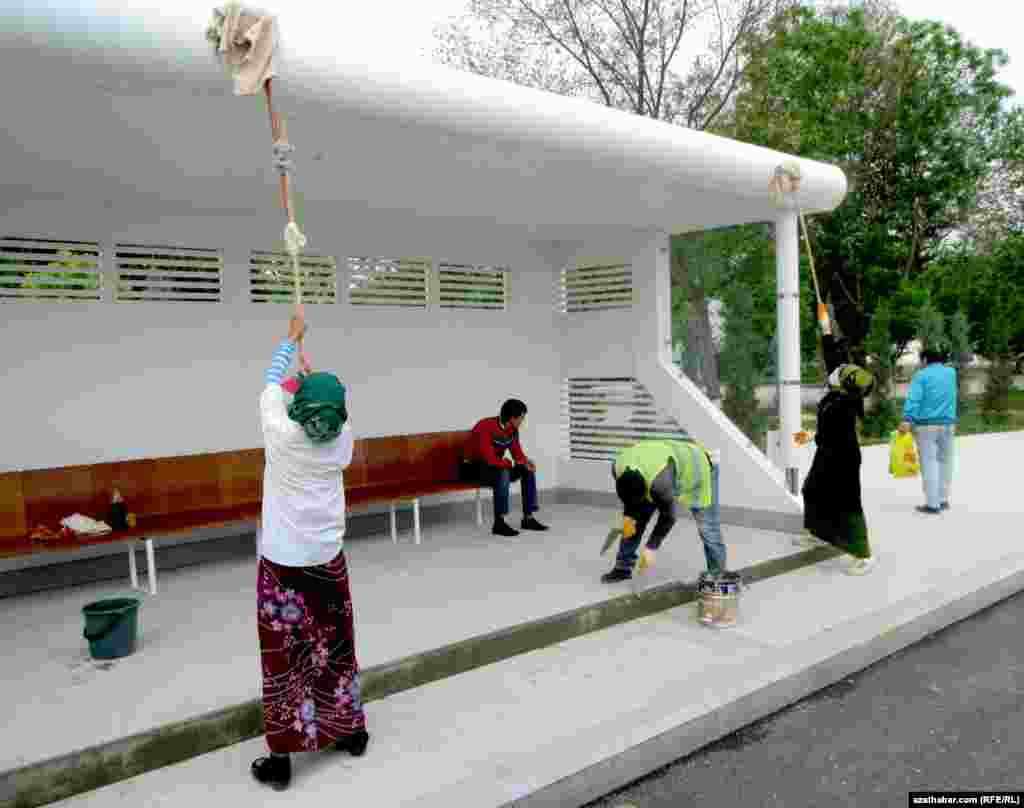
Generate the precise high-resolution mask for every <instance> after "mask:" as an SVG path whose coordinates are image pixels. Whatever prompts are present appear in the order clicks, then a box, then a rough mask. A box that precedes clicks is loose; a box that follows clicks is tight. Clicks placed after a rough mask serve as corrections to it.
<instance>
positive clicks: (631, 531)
mask: <svg viewBox="0 0 1024 808" xmlns="http://www.w3.org/2000/svg"><path fill="white" fill-rule="evenodd" d="M635 535H636V520H635V519H633V518H632V517H631V516H624V517H622V538H624V539H631V538H633V537H634V536H635Z"/></svg>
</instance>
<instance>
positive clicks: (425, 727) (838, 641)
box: [57, 552, 1024, 808]
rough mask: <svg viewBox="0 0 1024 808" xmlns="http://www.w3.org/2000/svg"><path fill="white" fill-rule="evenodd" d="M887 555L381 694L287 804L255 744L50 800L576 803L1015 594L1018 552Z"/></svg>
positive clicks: (98, 804) (301, 767) (387, 806)
mask: <svg viewBox="0 0 1024 808" xmlns="http://www.w3.org/2000/svg"><path fill="white" fill-rule="evenodd" d="M887 561H888V563H889V566H888V568H887V567H886V562H887ZM899 561H900V559H899V557H898V554H896V553H894V554H892V555H888V556H885V557H883V559H882V563H880V565H879V567H878V568H877V569H876V570H875V571H874V572H873V573H872V574H871V575H870V576H867V577H865V578H856V577H850V576H846V575H843V574H842V562H841V560H826V561H822V562H820V563H817V564H814V565H812V566H803V567H800V568H798V569H793V570H790V571H788V572H787V573H785V574H782V575H776V576H772V577H767V578H763V579H761V580H760V581H759V582H758V583H757V584H756V586H754V587H753V588H751V589H750V590H749V591H748V592H747V593H745V594H744V596H743V599H742V614H743V616H742V620H741V623H740V625H739V626H737V627H736V628H734V629H730V630H721V631H716V630H713V629H708V628H705V627H703V626H701V625H699V624H698V623H697V621H696V619H695V610H696V607H695V605H694V604H692V603H691V604H685V605H681V606H677V607H674V608H670V609H667V610H664V611H660V612H658V613H656V614H652V615H649V616H646V617H641V618H639V619H634V620H631V621H628V622H624V623H620V624H618V625H615V626H612V627H609V628H604V629H601V630H598V631H593V632H589V633H586V634H584V635H583V636H579V637H576V638H573V639H569V640H566V641H563V642H559V643H557V644H554V645H549V646H547V647H544V648H541V649H538V650H535V651H531V652H527V653H521V654H518V655H515V656H513V657H510V658H508V659H505V660H504V661H501V662H498V663H495V664H491V665H485V666H483V667H479V668H476V669H473V670H469V671H467V672H464V673H459V674H457V675H454V676H449V677H447V678H444V679H441V680H439V681H435V682H433V683H430V684H425V685H422V686H419V687H416V688H412V689H407V690H403V691H401V692H397V693H394V694H392V695H389V696H386V697H383V698H379V699H378V700H376V701H374V702H373V703H372V704H370V705H369V707H368V719H369V729H370V731H371V733H372V736H373V738H372V740H371V744H370V747H369V750H368V752H367V754H366V756H365V757H363V758H359V759H354V758H350V757H349V756H347V755H344V754H338V755H318V754H309V755H306V754H304V755H297V756H295V761H294V763H295V765H294V780H293V783H292V786H291V788H290V789H289V791H287V792H285V793H284V794H277V793H275V792H272V791H270V790H269V789H266V788H265V787H263V786H261V785H260V784H258V783H255V782H254V781H253V780H252V778H251V776H250V774H249V771H248V770H249V765H250V762H251V761H252V759H253V758H255V757H257V756H259V755H261V754H265V746H264V743H263V740H262V739H260V738H255V739H251V740H248V741H245V742H243V743H239V744H234V745H231V746H228V747H225V748H223V749H220V750H218V751H215V752H211V753H208V754H204V755H200V756H198V757H195V758H193V759H191V760H189V761H187V762H183V763H179V764H176V765H172V766H167V767H164V768H160V769H157V770H154V771H151V772H149V773H147V774H144V775H141V776H138V777H133V778H130V779H128V780H125V781H122V782H119V783H116V784H114V785H110V786H107V787H104V788H101V789H98V790H96V791H93V792H91V793H87V794H82V795H79V796H76V797H72V798H70V799H67V800H64V801H62V802H59V803H57V805H59V806H66V808H109V806H111V805H122V804H123V805H145V806H174V807H175V808H179V807H182V808H183V807H184V806H190V805H196V804H203V805H205V804H210V803H212V802H214V801H216V802H218V803H220V804H224V805H239V806H241V805H252V804H257V805H270V804H277V803H278V802H280V804H282V805H283V804H285V802H287V804H289V805H290V806H296V807H297V808H320V806H323V807H324V808H326V807H327V806H332V808H333V806H335V805H338V804H342V803H343V804H353V805H373V806H375V808H376V807H377V806H379V807H380V808H391V806H421V807H422V808H434V807H435V806H436V808H441V807H442V806H444V808H450V806H473V808H490V807H491V806H495V808H497V806H513V805H514V806H530V808H533V807H534V806H579V805H583V804H585V803H587V802H589V801H591V800H593V799H595V798H597V797H599V796H601V795H603V794H605V793H607V792H609V791H610V790H613V789H615V788H617V787H620V786H622V785H625V784H626V783H628V782H630V781H632V780H634V779H636V778H638V777H641V776H643V775H645V774H647V773H649V772H651V771H653V770H655V769H657V768H659V767H661V766H663V765H665V764H667V763H669V762H671V761H672V760H675V759H677V758H679V757H681V756H684V755H686V754H688V753H690V752H693V751H695V750H696V749H699V748H701V747H703V746H705V745H706V744H708V743H711V742H713V741H715V740H717V739H719V738H721V737H723V736H725V735H727V734H729V733H731V732H733V731H735V730H737V729H739V728H741V727H743V726H745V725H747V724H749V723H751V722H753V721H755V720H757V719H760V718H763V717H765V716H767V715H770V714H771V713H773V712H776V711H778V710H779V709H782V708H783V707H785V706H787V705H789V704H792V703H793V702H795V701H798V700H799V699H801V698H804V697H805V696H807V695H809V694H811V693H813V692H815V691H817V690H819V689H821V688H823V687H827V686H828V685H830V684H832V683H834V682H836V681H838V680H839V679H841V678H842V677H844V676H848V675H850V674H851V673H853V672H855V671H858V670H861V669H863V668H864V667H866V666H868V665H870V664H873V663H874V662H876V661H877V660H879V659H881V658H884V657H885V656H887V655H889V654H892V653H894V652H896V651H898V650H900V649H902V648H904V647H906V646H907V645H910V644H912V643H914V642H917V641H918V640H920V639H922V638H924V637H926V636H927V635H929V634H931V633H934V632H935V631H937V630H940V629H942V628H944V627H945V626H947V625H950V624H951V623H954V622H956V621H958V620H961V619H963V618H965V617H967V616H969V615H971V614H973V613H975V612H977V611H979V610H981V609H983V608H986V607H987V606H989V605H991V604H993V603H995V602H998V601H999V600H1001V599H1003V598H1005V597H1009V596H1010V595H1012V594H1014V593H1016V592H1017V591H1019V590H1020V589H1021V588H1022V587H1024V553H1022V552H1012V553H1007V554H1005V555H1002V556H1000V557H994V558H988V559H985V560H981V561H978V562H977V563H973V564H969V563H962V564H960V565H959V567H958V568H955V569H954V568H951V567H949V566H944V565H943V564H942V561H941V560H939V561H938V562H937V563H929V562H922V563H920V564H918V566H917V567H916V569H915V574H914V576H913V581H911V580H910V579H908V578H907V576H906V575H905V574H903V573H904V572H905V569H906V567H905V566H904V565H900V564H898V562H899ZM883 594H887V595H888V597H879V596H880V595H883Z"/></svg>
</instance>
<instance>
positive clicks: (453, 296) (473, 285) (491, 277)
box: [437, 264, 508, 311]
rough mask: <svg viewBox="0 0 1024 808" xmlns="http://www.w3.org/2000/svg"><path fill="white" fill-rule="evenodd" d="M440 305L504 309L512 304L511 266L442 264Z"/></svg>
mask: <svg viewBox="0 0 1024 808" xmlns="http://www.w3.org/2000/svg"><path fill="white" fill-rule="evenodd" d="M437 277H438V305H439V306H440V307H441V308H442V309H482V310H487V311H503V310H505V309H506V308H507V307H508V301H507V293H508V270H507V269H504V268H501V267H487V266H473V265H468V264H441V265H440V267H438V273H437Z"/></svg>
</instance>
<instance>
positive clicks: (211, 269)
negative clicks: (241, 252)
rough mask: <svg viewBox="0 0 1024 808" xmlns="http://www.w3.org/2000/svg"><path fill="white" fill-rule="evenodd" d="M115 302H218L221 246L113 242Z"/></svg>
mask: <svg viewBox="0 0 1024 808" xmlns="http://www.w3.org/2000/svg"><path fill="white" fill-rule="evenodd" d="M114 267H115V272H116V281H115V286H114V302H116V303H142V302H155V303H219V302H220V300H221V294H222V284H223V275H224V256H223V254H222V253H221V252H220V250H208V249H201V248H195V247H177V246H167V245H150V244H115V245H114Z"/></svg>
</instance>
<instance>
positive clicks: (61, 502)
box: [0, 432, 483, 595]
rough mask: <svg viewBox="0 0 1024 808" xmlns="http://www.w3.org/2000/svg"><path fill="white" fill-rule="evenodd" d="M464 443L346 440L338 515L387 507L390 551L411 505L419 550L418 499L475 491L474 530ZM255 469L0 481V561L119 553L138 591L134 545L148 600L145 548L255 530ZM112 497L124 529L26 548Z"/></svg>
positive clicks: (237, 466) (151, 565)
mask: <svg viewBox="0 0 1024 808" xmlns="http://www.w3.org/2000/svg"><path fill="white" fill-rule="evenodd" d="M468 436H469V433H468V432H431V433H425V434H418V435H398V436H390V437H381V438H363V439H358V440H356V441H355V446H354V448H353V454H352V463H351V465H350V466H349V468H348V469H346V471H345V472H344V480H345V498H346V505H347V510H349V511H351V510H352V509H354V508H363V507H365V506H369V505H374V504H377V503H385V502H386V503H388V504H389V505H390V527H391V540H392V541H393V542H396V543H397V541H398V531H397V518H396V510H395V506H396V504H398V503H402V502H411V503H412V506H413V524H414V527H413V535H414V540H415V542H416V544H419V543H420V541H421V530H420V510H419V505H420V499H421V498H422V497H425V496H430V495H434V494H442V493H448V492H456V491H468V490H474V489H475V490H476V492H477V496H476V519H477V524H482V523H483V515H482V502H481V499H480V487H479V486H478V485H477V484H474V483H466V482H462V481H460V480H459V460H460V456H461V449H462V446H463V444H464V443H465V441H466V439H467V438H468ZM263 463H264V456H263V450H262V449H243V450H239V451H231V452H214V453H207V454H197V455H187V456H175V457H162V458H149V459H144V460H126V461H121V462H114V463H96V464H93V465H83V466H64V467H60V468H51V469H39V470H32V471H15V472H7V473H0V560H2V559H9V558H15V557H24V556H30V555H31V556H41V555H45V554H56V553H68V552H74V551H76V550H79V549H82V548H86V547H93V546H97V545H108V544H113V543H127V544H128V548H127V551H128V564H129V574H130V577H131V585H132V588H133V589H138V588H140V587H139V581H138V569H137V567H136V561H135V550H136V548H138V547H139V546H140V544H141V545H142V546H143V547H144V548H145V552H146V566H147V573H148V583H149V586H148V589H149V592H150V594H154V595H155V594H156V591H157V587H156V557H155V550H154V545H153V542H154V540H155V539H160V538H167V537H173V536H180V535H182V534H186V533H190V532H193V531H196V530H199V529H203V528H216V527H227V526H231V525H237V524H240V523H254V524H255V523H258V521H259V519H260V513H261V506H262V495H263ZM115 488H116V489H118V490H119V491H120V492H121V494H122V496H123V498H124V501H125V505H126V507H127V510H128V511H130V512H132V513H134V514H136V519H137V521H136V524H135V526H134V527H132V528H129V529H127V530H118V531H114V532H112V533H108V534H106V535H103V536H92V537H85V536H82V537H76V538H75V539H73V540H63V541H56V542H46V543H42V542H37V541H32V540H31V539H29V534H30V532H31V531H32V530H33V529H34V528H35V527H36V526H37V525H39V524H44V525H47V526H48V527H50V528H55V527H57V526H58V525H59V524H60V520H61V519H62V518H64V517H66V516H70V515H71V514H73V513H76V512H77V513H82V514H85V515H87V516H92V517H93V518H97V519H102V520H104V521H105V520H106V515H107V513H108V511H109V509H110V501H111V496H112V493H113V490H114V489H115Z"/></svg>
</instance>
